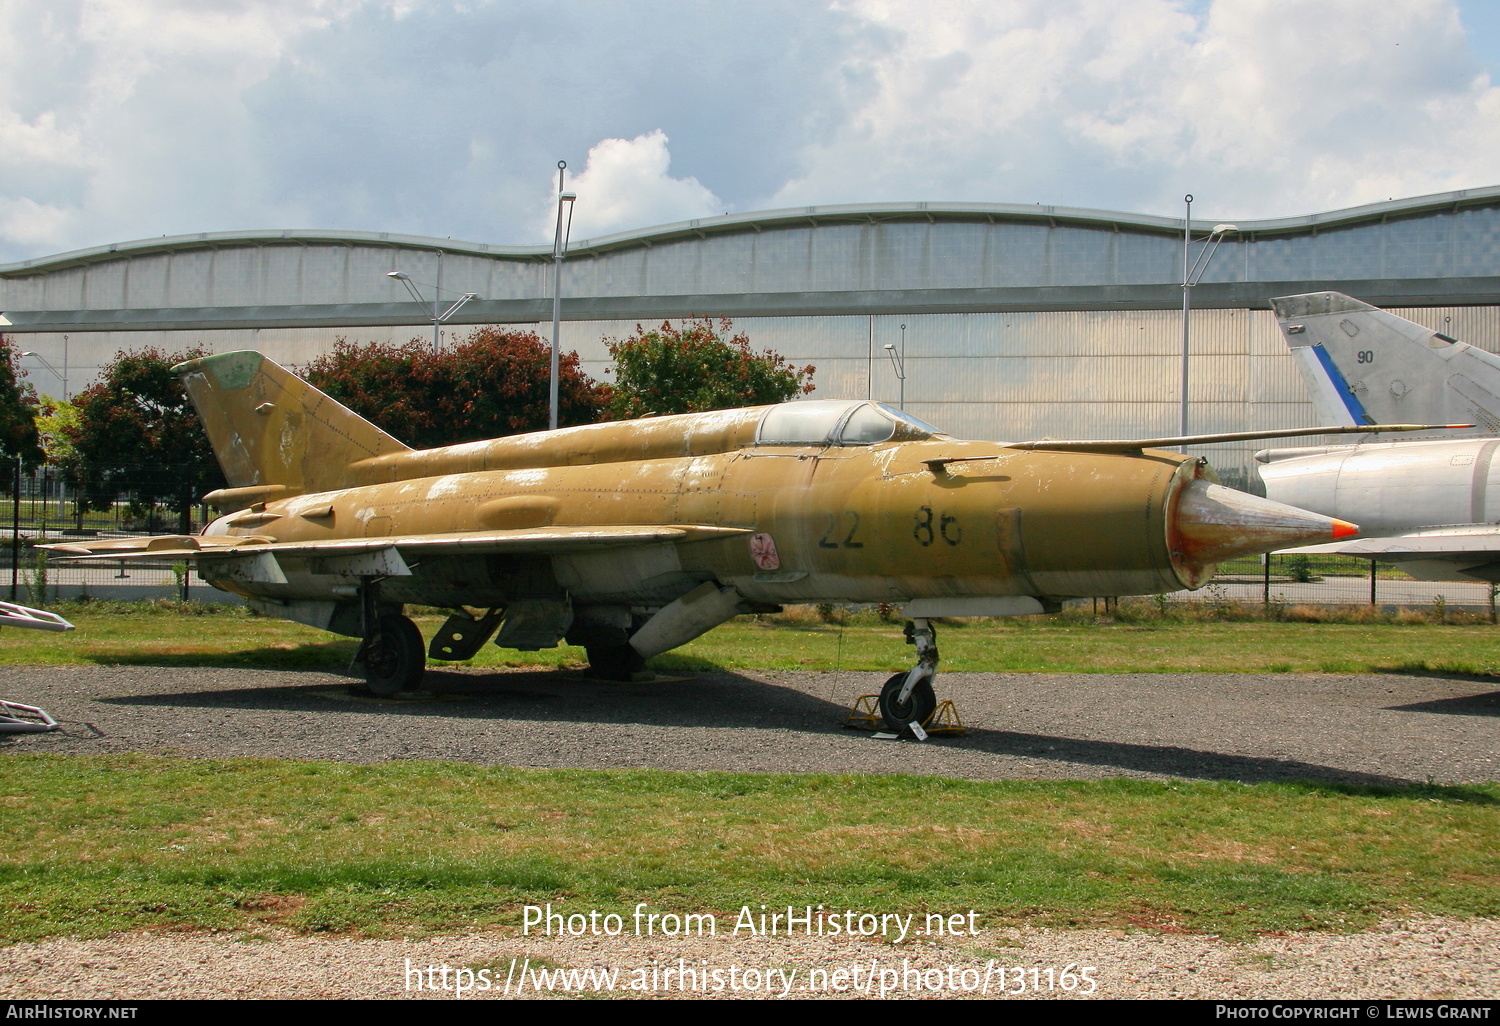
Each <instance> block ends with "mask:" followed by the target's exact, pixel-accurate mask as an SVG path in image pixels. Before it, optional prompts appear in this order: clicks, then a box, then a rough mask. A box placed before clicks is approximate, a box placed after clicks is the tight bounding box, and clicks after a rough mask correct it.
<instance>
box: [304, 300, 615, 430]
mask: <svg viewBox="0 0 1500 1026" xmlns="http://www.w3.org/2000/svg"><path fill="white" fill-rule="evenodd" d="M550 353H551V349H550V347H549V346H548V344H547V343H546V342H544V341H542V339H541V338H539V337H538V336H537V334H536V333H535V332H531V331H517V330H515V329H511V328H500V327H493V326H492V327H483V328H477V329H475V330H474V331H472V332H470V334H469V335H468V337H467V338H464V339H461V340H460V341H458V342H457V343H456V344H455V345H453V346H450V347H449V348H447V349H444V350H442V351H441V352H436V353H434V352H433V351H432V349H431V347H430V345H429V344H428V343H427V342H425V341H423V340H421V339H412V340H411V341H410V342H407V343H405V344H390V343H376V342H371V343H368V344H365V345H357V344H354V343H350V342H347V341H345V340H343V339H340V340H339V341H338V344H337V345H336V346H335V347H334V350H333V352H332V353H329V354H327V355H326V356H321V357H319V358H317V359H316V360H314V361H312V363H310V364H308V365H307V368H306V370H304V371H303V377H305V378H306V379H307V380H308V381H309V382H311V383H312V384H313V385H314V386H316V387H317V388H319V389H321V390H322V391H324V392H326V393H328V394H329V395H330V396H332V397H333V398H335V399H337V400H338V401H339V402H341V403H343V404H344V405H345V406H347V407H349V408H350V409H351V410H353V411H354V412H355V413H358V414H359V415H360V416H361V417H364V418H365V419H366V420H368V421H370V422H371V423H373V424H375V425H377V426H378V427H380V428H381V429H383V430H385V431H388V432H389V433H390V434H391V435H393V436H394V437H396V438H398V439H400V440H401V441H402V442H405V443H406V444H407V445H410V446H412V447H413V448H417V449H430V448H433V447H435V446H440V445H453V444H456V443H458V442H473V441H478V440H480V439H484V438H496V437H499V436H501V435H514V434H519V433H521V432H524V431H542V430H545V429H546V427H547V419H548V418H547V413H548V394H547V378H548V372H549V371H548V364H549V359H550ZM608 402H609V388H608V386H605V385H601V384H599V383H598V382H596V381H594V380H593V379H592V378H590V377H589V376H588V375H586V374H584V373H583V371H582V370H581V369H580V368H579V364H578V354H577V353H562V354H560V357H559V360H558V424H559V425H560V426H562V427H567V426H569V425H573V424H592V423H595V422H596V421H598V420H600V419H601V416H602V413H603V411H604V408H605V406H606V405H607V404H608Z"/></svg>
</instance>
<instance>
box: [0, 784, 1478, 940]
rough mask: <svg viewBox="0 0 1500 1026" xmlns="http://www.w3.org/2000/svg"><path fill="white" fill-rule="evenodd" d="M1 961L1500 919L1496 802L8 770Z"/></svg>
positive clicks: (1302, 792)
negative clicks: (781, 915)
mask: <svg viewBox="0 0 1500 1026" xmlns="http://www.w3.org/2000/svg"><path fill="white" fill-rule="evenodd" d="M3 765H4V769H3V775H0V806H3V807H4V808H5V809H6V815H4V816H0V850H3V852H4V856H3V863H0V906H3V907H4V908H5V910H6V911H5V915H4V916H0V941H3V942H14V941H18V940H22V939H28V938H37V937H44V936H54V935H58V934H76V935H84V936H92V935H102V934H105V933H109V932H113V931H119V930H128V929H142V928H153V929H155V928H165V927H172V928H233V929H239V930H247V931H251V932H253V931H255V930H257V929H261V928H264V927H265V926H266V925H268V924H276V925H280V926H287V927H291V928H293V929H296V930H300V931H306V932H329V931H335V932H354V933H359V934H367V935H385V936H402V935H412V934H422V933H430V932H452V931H467V930H475V929H485V928H499V927H515V926H518V925H519V923H520V915H521V911H520V910H521V906H523V905H525V904H545V903H547V902H551V903H552V904H553V905H554V906H557V907H558V908H560V909H562V910H564V911H584V912H587V911H588V910H590V909H598V910H600V911H601V912H603V911H614V912H620V913H625V914H628V913H629V912H630V911H631V910H632V909H634V907H635V906H636V904H637V903H638V902H645V903H647V905H648V906H650V908H651V909H652V910H655V911H663V912H665V911H672V912H676V913H678V914H683V913H687V912H708V913H713V914H715V915H717V916H719V917H720V922H721V923H722V924H724V925H725V926H726V927H727V926H728V925H729V924H731V923H732V922H733V919H734V915H735V913H736V912H737V911H738V910H739V909H740V907H741V906H743V905H750V906H751V907H752V908H756V907H758V906H759V905H762V904H764V905H767V906H771V907H774V906H778V905H779V906H785V905H793V906H799V907H800V906H804V905H809V904H811V905H814V906H816V905H819V904H821V905H824V906H825V907H827V908H833V909H844V908H847V909H855V910H866V911H877V912H902V913H907V912H915V913H919V919H920V918H921V915H920V914H923V913H926V912H943V913H954V912H967V911H968V910H970V909H973V910H975V911H976V912H977V913H978V917H977V922H978V923H979V924H980V925H984V926H996V925H1007V924H1020V923H1026V924H1030V925H1058V926H1083V925H1088V926H1116V927H1126V928H1129V927H1142V928H1152V929H1169V930H1191V931H1204V932H1210V933H1216V934H1224V935H1230V936H1248V935H1252V934H1255V933H1261V932H1266V931H1276V930H1292V929H1314V930H1353V929H1358V928H1361V927H1366V926H1369V925H1371V924H1372V923H1374V922H1375V921H1376V920H1378V919H1379V918H1380V917H1382V916H1388V915H1394V914H1400V913H1420V914H1426V915H1445V916H1494V915H1500V888H1497V886H1496V883H1497V880H1500V855H1497V853H1496V850H1495V845H1494V839H1495V837H1497V836H1500V787H1496V786H1492V785H1483V786H1478V787H1464V788H1438V787H1414V788H1404V789H1368V788H1363V789H1361V788H1339V787H1332V786H1327V785H1313V784H1308V785H1295V784H1274V785H1273V784H1265V785H1241V784H1234V783H1204V782H1178V783H1157V782H1148V781H1133V780H1132V781H1125V780H1114V781H1088V782H1028V781H1002V782H989V783H976V782H967V781H954V780H941V779H930V778H928V779H924V778H917V777H901V776H882V777H856V776H807V775H803V776H794V775H769V774H757V775H750V774H728V773H672V772H660V771H641V770H628V771H627V770H621V771H602V772H600V771H575V770H568V771H544V770H519V769H506V768H495V767H483V766H472V765H464V764H455V763H435V762H395V763H385V764H378V765H351V764H344V763H324V762H294V761H287V760H269V759H262V760H222V761H210V760H198V759H191V760H189V759H171V758H156V757H147V756H114V757H74V758H64V757H52V756H41V755H16V754H11V755H8V756H6V757H5V759H4V763H3Z"/></svg>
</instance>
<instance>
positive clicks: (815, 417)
mask: <svg viewBox="0 0 1500 1026" xmlns="http://www.w3.org/2000/svg"><path fill="white" fill-rule="evenodd" d="M941 434H942V432H941V431H939V430H938V429H937V428H935V427H933V426H932V425H931V424H924V423H923V422H922V421H920V420H918V419H917V418H915V417H912V416H909V415H907V414H906V413H904V412H902V411H901V410H896V409H892V408H891V407H889V406H887V405H885V404H884V403H876V402H870V401H869V400H866V399H807V400H803V401H801V402H794V403H783V404H782V405H780V406H773V407H771V408H770V409H769V410H767V411H766V414H765V416H763V417H762V418H761V421H760V427H759V429H758V430H757V431H756V433H755V444H756V445H874V444H875V443H877V442H888V441H899V442H909V441H917V440H920V439H924V438H932V437H934V436H936V435H941Z"/></svg>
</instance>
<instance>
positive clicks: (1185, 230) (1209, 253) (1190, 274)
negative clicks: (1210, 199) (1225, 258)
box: [1177, 193, 1239, 452]
mask: <svg viewBox="0 0 1500 1026" xmlns="http://www.w3.org/2000/svg"><path fill="white" fill-rule="evenodd" d="M1182 199H1183V203H1184V204H1185V205H1186V208H1187V212H1186V213H1185V214H1184V215H1183V218H1182V382H1181V385H1180V386H1179V390H1178V403H1179V409H1178V417H1177V433H1178V434H1179V435H1186V434H1187V433H1188V324H1189V317H1190V311H1191V309H1192V295H1193V292H1192V290H1193V287H1194V286H1196V285H1197V284H1198V282H1199V281H1200V280H1201V279H1202V278H1203V273H1204V272H1205V271H1207V270H1208V265H1209V263H1210V262H1211V261H1212V260H1213V258H1214V254H1215V253H1216V252H1218V249H1219V243H1221V242H1223V241H1224V236H1225V235H1226V234H1228V233H1229V232H1236V231H1239V228H1237V227H1236V226H1235V225H1232V224H1216V225H1214V226H1213V229H1212V230H1211V231H1210V232H1209V233H1208V235H1207V236H1205V237H1204V238H1203V239H1202V243H1203V245H1202V246H1200V247H1199V248H1198V259H1197V260H1192V259H1191V258H1192V253H1191V249H1192V242H1193V194H1192V193H1188V194H1187V195H1186V196H1184V197H1183V198H1182ZM1181 448H1182V451H1183V452H1186V451H1187V446H1185V445H1184V446H1182V447H1181Z"/></svg>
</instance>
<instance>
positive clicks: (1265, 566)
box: [1260, 552, 1271, 609]
mask: <svg viewBox="0 0 1500 1026" xmlns="http://www.w3.org/2000/svg"><path fill="white" fill-rule="evenodd" d="M1260 606H1261V608H1262V609H1270V608H1271V554H1270V553H1269V552H1262V553H1261V554H1260Z"/></svg>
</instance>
